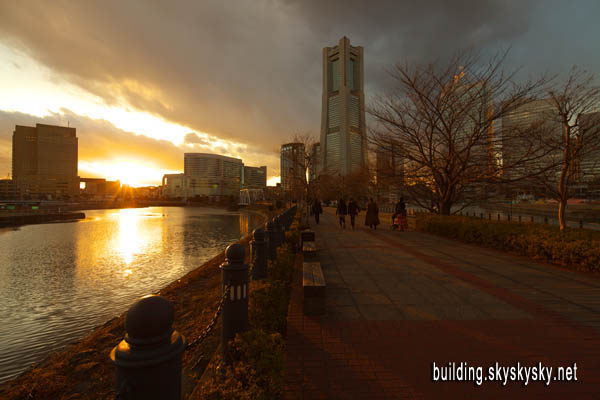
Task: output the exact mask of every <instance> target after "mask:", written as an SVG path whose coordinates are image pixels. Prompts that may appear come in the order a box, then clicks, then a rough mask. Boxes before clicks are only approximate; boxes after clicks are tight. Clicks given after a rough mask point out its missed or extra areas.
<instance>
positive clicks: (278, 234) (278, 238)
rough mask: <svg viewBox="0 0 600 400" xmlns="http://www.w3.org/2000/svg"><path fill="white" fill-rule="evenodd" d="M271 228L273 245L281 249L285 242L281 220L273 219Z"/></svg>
mask: <svg viewBox="0 0 600 400" xmlns="http://www.w3.org/2000/svg"><path fill="white" fill-rule="evenodd" d="M273 224H274V225H273V227H274V228H275V243H276V244H277V247H281V245H282V244H283V242H285V233H284V232H283V225H282V224H281V218H280V217H275V218H274V219H273Z"/></svg>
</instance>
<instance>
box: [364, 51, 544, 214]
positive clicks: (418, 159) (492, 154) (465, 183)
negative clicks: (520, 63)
mask: <svg viewBox="0 0 600 400" xmlns="http://www.w3.org/2000/svg"><path fill="white" fill-rule="evenodd" d="M506 55H507V52H503V53H499V54H498V55H496V56H495V57H492V58H491V59H489V60H487V61H486V60H484V59H483V58H482V57H481V56H480V54H478V53H475V52H472V51H468V52H461V53H458V54H457V55H456V56H454V57H453V58H452V59H451V60H450V61H449V62H448V63H445V64H441V63H431V64H428V65H425V66H420V65H416V66H410V65H397V66H396V67H395V69H394V70H393V71H392V72H391V77H392V78H393V82H394V83H395V87H394V88H393V90H392V91H390V92H389V93H387V94H384V95H381V96H379V97H378V98H377V100H376V101H375V103H374V105H373V106H372V107H371V108H370V109H369V113H370V114H371V115H372V116H373V117H374V118H375V120H376V122H377V127H376V128H375V129H372V130H371V133H370V141H371V143H372V144H373V145H374V146H375V147H376V148H378V149H380V151H382V152H385V151H392V152H395V153H398V154H399V155H400V157H401V159H402V162H403V168H402V170H403V177H402V179H403V187H404V188H405V190H406V192H407V194H408V195H410V197H411V198H412V200H413V201H415V202H416V203H417V204H420V205H421V206H423V207H425V208H428V209H430V210H432V211H437V212H440V213H443V214H449V213H450V210H451V207H452V205H454V204H456V203H458V202H461V203H464V202H468V201H470V200H474V199H475V198H476V197H478V196H479V195H480V194H481V193H485V192H486V190H487V189H488V188H489V186H488V185H489V184H490V183H499V182H507V181H509V180H510V179H511V176H510V174H509V173H508V172H509V170H511V169H514V168H517V167H519V166H520V165H522V164H523V163H525V162H531V161H532V160H533V159H536V158H539V157H540V154H538V153H536V152H534V151H525V152H522V154H521V155H520V157H518V158H516V159H512V160H510V162H503V160H502V148H503V146H504V148H507V146H508V147H510V146H511V141H514V142H515V145H519V146H520V147H521V148H522V147H523V144H522V142H519V141H518V140H517V139H522V138H523V137H526V138H527V139H528V140H530V141H532V140H531V138H536V137H540V131H541V129H539V127H536V126H532V127H530V128H529V129H527V130H521V132H520V134H519V135H518V137H516V136H517V135H512V136H515V137H512V136H511V135H507V137H504V138H503V137H502V135H499V134H498V132H496V130H495V124H497V122H498V121H500V120H501V118H502V117H503V116H505V115H508V114H509V113H511V112H515V111H516V110H518V109H519V108H520V107H523V106H524V105H526V104H528V103H530V102H532V101H535V100H536V99H537V98H538V97H539V95H540V94H541V92H542V89H543V88H544V85H545V84H546V83H547V81H548V80H547V79H546V78H545V77H542V78H540V79H537V80H530V81H527V82H524V83H517V82H515V81H514V79H513V78H514V74H515V73H516V71H514V72H512V73H509V74H507V73H505V72H504V71H502V69H501V66H502V63H503V61H504V59H505V58H506ZM535 142H536V141H535V140H533V141H532V143H535ZM535 147H536V146H534V145H533V144H532V145H531V149H533V148H535Z"/></svg>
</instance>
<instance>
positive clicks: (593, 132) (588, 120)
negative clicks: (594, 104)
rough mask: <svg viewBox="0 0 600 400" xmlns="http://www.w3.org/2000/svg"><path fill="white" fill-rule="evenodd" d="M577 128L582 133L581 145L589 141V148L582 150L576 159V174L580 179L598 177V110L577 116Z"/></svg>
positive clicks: (599, 153)
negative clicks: (579, 158) (582, 141)
mask: <svg viewBox="0 0 600 400" xmlns="http://www.w3.org/2000/svg"><path fill="white" fill-rule="evenodd" d="M579 129H580V130H581V131H582V133H583V138H584V139H583V140H584V143H583V145H584V146H585V145H586V144H585V141H588V142H589V146H590V147H589V148H588V149H586V150H585V151H583V153H582V156H581V160H578V163H579V168H578V171H577V172H578V176H577V178H579V179H580V180H581V181H584V182H586V181H587V182H589V181H597V180H598V179H600V112H595V113H588V114H583V115H581V116H580V117H579Z"/></svg>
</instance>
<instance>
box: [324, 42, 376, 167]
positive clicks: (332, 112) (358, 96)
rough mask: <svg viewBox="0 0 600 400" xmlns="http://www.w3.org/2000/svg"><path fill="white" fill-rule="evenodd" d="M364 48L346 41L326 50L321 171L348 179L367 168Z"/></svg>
mask: <svg viewBox="0 0 600 400" xmlns="http://www.w3.org/2000/svg"><path fill="white" fill-rule="evenodd" d="M363 77H364V71H363V48H362V47H361V46H351V45H350V40H349V39H348V38H347V37H345V36H344V37H343V38H341V39H340V41H339V43H338V45H337V46H334V47H325V48H324V49H323V98H322V113H321V137H320V139H321V140H320V150H321V151H320V162H319V167H320V171H321V172H323V173H326V174H329V175H342V176H343V175H347V174H348V173H351V172H353V171H356V170H358V169H360V168H362V167H363V166H365V165H366V137H365V135H366V126H365V97H364V84H363Z"/></svg>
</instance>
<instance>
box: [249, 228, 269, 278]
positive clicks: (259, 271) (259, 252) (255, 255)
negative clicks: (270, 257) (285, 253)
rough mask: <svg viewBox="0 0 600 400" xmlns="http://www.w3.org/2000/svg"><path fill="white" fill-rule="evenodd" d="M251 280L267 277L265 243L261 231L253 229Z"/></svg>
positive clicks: (263, 234)
mask: <svg viewBox="0 0 600 400" xmlns="http://www.w3.org/2000/svg"><path fill="white" fill-rule="evenodd" d="M251 246H252V265H253V267H252V279H254V280H258V279H264V278H266V277H267V241H266V239H265V231H264V230H263V229H260V228H258V229H255V230H254V232H252V243H251Z"/></svg>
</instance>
